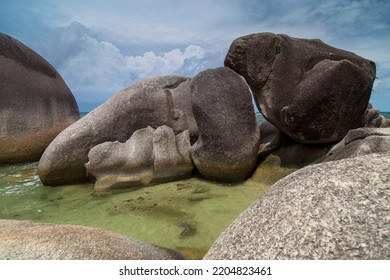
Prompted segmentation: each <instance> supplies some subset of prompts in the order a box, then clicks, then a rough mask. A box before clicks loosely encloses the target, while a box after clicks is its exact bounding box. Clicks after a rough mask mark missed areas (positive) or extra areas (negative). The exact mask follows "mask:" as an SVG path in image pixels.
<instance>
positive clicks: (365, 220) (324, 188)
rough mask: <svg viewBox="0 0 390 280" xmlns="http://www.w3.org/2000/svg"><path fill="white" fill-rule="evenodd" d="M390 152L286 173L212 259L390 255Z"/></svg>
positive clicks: (221, 239) (219, 243)
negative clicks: (289, 173) (287, 174)
mask: <svg viewBox="0 0 390 280" xmlns="http://www.w3.org/2000/svg"><path fill="white" fill-rule="evenodd" d="M389 205H390V156H389V154H384V155H380V154H372V155H369V156H361V157H356V158H351V159H345V160H340V161H335V162H329V163H322V164H318V165H311V166H308V167H305V168H303V169H301V170H298V171H296V172H294V173H293V174H291V175H289V176H287V177H285V178H284V179H282V180H280V181H278V182H277V183H276V184H275V185H273V186H272V187H271V188H270V190H269V191H268V192H266V193H265V194H263V195H262V196H261V197H260V198H259V199H258V200H257V201H256V202H255V203H253V204H252V205H251V206H250V207H249V208H248V209H247V210H246V211H245V212H244V213H243V214H241V215H240V216H239V217H238V218H237V220H236V221H235V222H234V223H233V224H232V225H231V226H230V227H229V228H228V229H227V230H226V231H225V232H224V233H223V234H222V235H221V236H220V237H219V238H218V240H217V241H216V242H215V243H214V245H213V246H212V248H211V249H210V250H209V252H208V253H207V254H206V256H205V259H363V260H364V259H389V258H390V239H389V236H390V224H389V219H390V208H389Z"/></svg>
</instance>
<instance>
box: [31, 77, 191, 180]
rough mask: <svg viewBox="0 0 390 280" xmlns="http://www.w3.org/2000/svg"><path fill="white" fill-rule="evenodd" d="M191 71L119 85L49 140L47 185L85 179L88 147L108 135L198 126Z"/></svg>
mask: <svg viewBox="0 0 390 280" xmlns="http://www.w3.org/2000/svg"><path fill="white" fill-rule="evenodd" d="M190 83H191V80H190V79H189V78H187V77H180V76H163V77H155V78H149V79H146V80H143V81H140V82H138V83H135V84H134V85H132V86H130V87H128V88H126V89H124V90H122V91H120V92H119V93H117V94H116V95H114V96H113V97H111V98H110V99H109V100H107V101H106V102H105V103H104V104H102V105H101V106H99V107H98V108H96V109H95V110H93V111H92V112H90V113H89V114H88V115H86V116H85V117H83V118H82V119H80V121H78V122H77V123H75V124H73V125H72V126H70V127H68V128H67V129H65V130H64V131H63V132H62V133H61V134H60V135H58V137H57V138H56V139H55V140H54V141H53V142H52V143H51V144H50V145H49V147H48V148H47V149H46V151H45V153H44V154H43V155H42V158H41V160H40V162H39V166H38V174H39V177H40V179H41V181H42V183H43V184H45V185H64V184H71V183H75V182H81V181H85V180H87V176H86V170H85V167H84V164H85V163H87V161H88V152H89V150H90V149H91V148H92V147H94V146H96V145H98V144H101V143H104V142H108V141H119V142H125V141H127V140H128V139H129V138H130V136H131V135H132V134H133V133H134V132H135V131H136V130H138V129H141V128H146V127H148V126H152V127H154V128H157V127H159V126H162V125H168V126H169V127H172V128H173V129H174V130H175V132H176V133H178V132H181V131H184V130H189V132H190V134H191V135H192V136H193V137H196V136H195V135H196V133H197V127H196V122H195V120H194V117H193V114H192V108H191V102H190Z"/></svg>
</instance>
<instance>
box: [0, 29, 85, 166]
mask: <svg viewBox="0 0 390 280" xmlns="http://www.w3.org/2000/svg"><path fill="white" fill-rule="evenodd" d="M0 99H1V102H0V163H16V162H28V161H37V160H39V158H40V157H41V155H42V153H43V151H44V150H45V149H46V147H47V146H48V145H49V144H50V142H51V141H52V140H53V139H54V138H55V137H56V136H57V135H58V134H59V133H60V132H61V131H62V130H63V129H65V128H66V127H67V126H69V125H70V124H72V123H74V122H75V121H77V120H78V119H79V118H80V114H79V109H78V106H77V104H76V100H75V99H74V97H73V95H72V93H71V91H70V90H69V88H68V87H67V85H66V84H65V82H64V80H63V79H62V78H61V76H60V74H59V73H58V72H57V71H56V70H55V69H54V68H53V66H51V65H50V64H49V63H48V62H47V61H46V60H45V59H43V58H42V57H41V56H40V55H38V54H37V53H36V52H34V51H33V50H32V49H30V48H28V47H27V46H25V45H24V44H22V43H21V42H19V41H18V40H16V39H14V38H12V37H10V36H8V35H6V34H3V33H0Z"/></svg>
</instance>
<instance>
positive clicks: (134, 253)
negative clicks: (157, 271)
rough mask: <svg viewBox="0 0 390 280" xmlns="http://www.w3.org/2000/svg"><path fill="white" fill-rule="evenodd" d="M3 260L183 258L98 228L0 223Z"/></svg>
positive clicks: (13, 221) (0, 221)
mask: <svg viewBox="0 0 390 280" xmlns="http://www.w3.org/2000/svg"><path fill="white" fill-rule="evenodd" d="M0 259H3V260H4V259H11V260H51V259H54V260H65V259H67V260H126V259H128V260H165V259H183V256H182V255H180V254H179V253H177V252H175V251H172V250H169V249H165V248H161V247H158V246H154V245H150V244H147V243H144V242H141V241H137V240H133V239H130V238H128V237H125V236H122V235H119V234H117V233H113V232H109V231H106V230H102V229H98V228H91V227H84V226H72V225H52V224H42V223H37V222H33V221H15V220H0Z"/></svg>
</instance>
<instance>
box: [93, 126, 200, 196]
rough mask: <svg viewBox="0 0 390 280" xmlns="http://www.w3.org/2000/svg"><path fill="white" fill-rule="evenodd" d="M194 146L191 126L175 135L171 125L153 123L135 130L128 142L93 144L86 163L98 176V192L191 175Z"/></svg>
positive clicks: (96, 189)
mask: <svg viewBox="0 0 390 280" xmlns="http://www.w3.org/2000/svg"><path fill="white" fill-rule="evenodd" d="M190 147H191V145H190V137H189V133H188V130H186V131H184V132H181V133H180V134H178V135H176V136H175V133H174V131H173V129H172V128H170V127H168V126H165V125H164V126H160V127H158V128H157V129H153V128H151V127H150V126H149V127H148V128H143V129H140V130H137V131H136V132H134V133H133V135H132V136H131V137H130V139H129V140H127V141H126V142H125V143H120V142H118V141H116V142H105V143H102V144H99V145H97V146H95V147H93V148H92V149H91V150H90V151H89V153H88V158H89V162H88V163H87V164H86V165H85V166H86V168H87V172H88V173H89V174H91V175H93V176H94V177H95V178H96V182H95V187H94V189H95V191H97V192H99V191H107V190H114V189H121V188H131V187H136V186H145V185H150V184H158V183H163V182H168V181H174V180H179V179H185V178H189V177H191V175H192V170H193V168H194V166H193V164H192V161H191V159H190V154H189V149H190Z"/></svg>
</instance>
